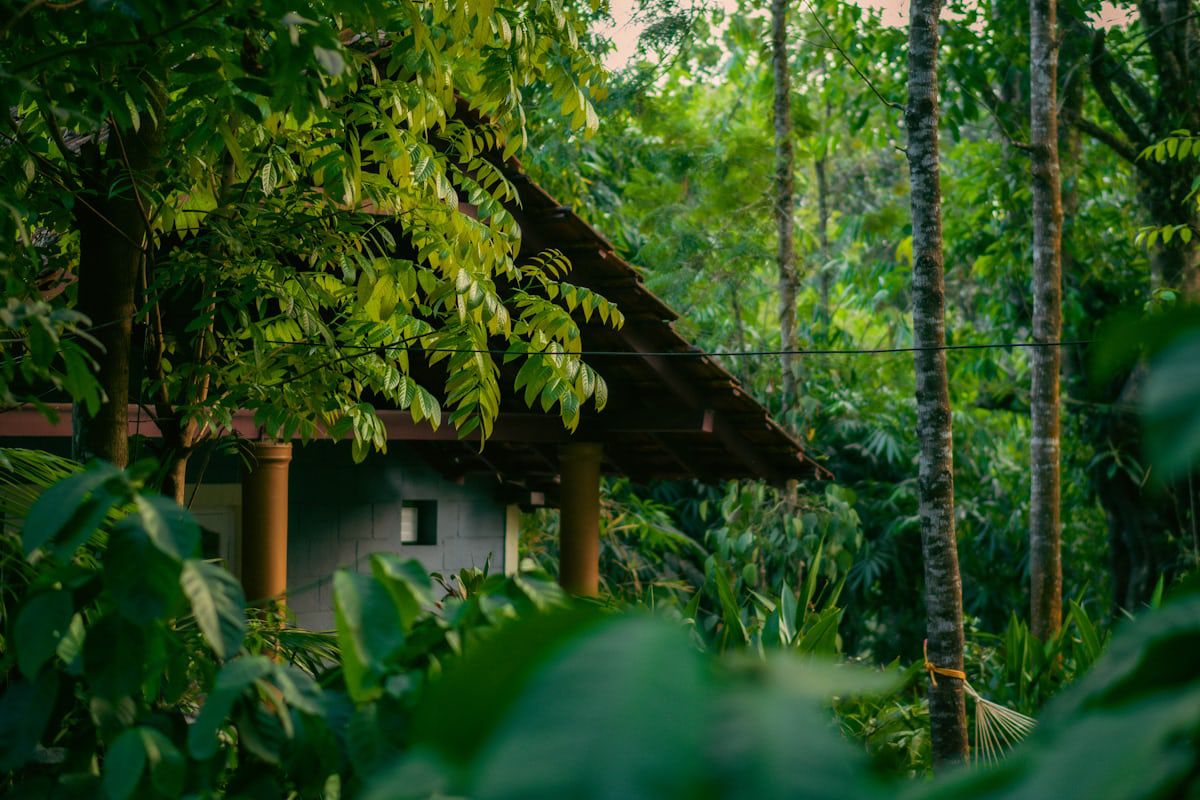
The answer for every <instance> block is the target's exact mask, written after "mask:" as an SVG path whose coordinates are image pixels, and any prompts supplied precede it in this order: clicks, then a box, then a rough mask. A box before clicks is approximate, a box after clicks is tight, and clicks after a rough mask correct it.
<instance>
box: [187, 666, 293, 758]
mask: <svg viewBox="0 0 1200 800" xmlns="http://www.w3.org/2000/svg"><path fill="white" fill-rule="evenodd" d="M273 669H274V665H273V664H272V663H271V660H270V659H269V658H267V657H266V656H242V657H240V658H235V659H232V660H230V661H228V662H227V663H226V664H225V666H223V667H221V671H220V672H218V673H217V679H216V681H215V682H214V683H213V688H212V691H211V692H209V694H208V697H206V698H205V700H204V706H203V707H202V708H201V709H200V713H199V714H198V715H197V717H196V721H195V722H193V723H192V724H191V726H190V727H189V728H188V752H189V753H191V754H192V758H195V759H197V760H200V761H206V760H208V759H210V758H212V757H213V756H214V755H216V753H217V748H218V747H219V744H220V742H219V739H218V737H217V733H218V731H220V729H221V726H222V725H224V724H225V721H226V719H227V718H228V717H229V712H230V711H231V710H232V709H233V704H234V703H235V702H237V699H238V698H239V697H240V696H241V695H242V692H244V691H245V690H246V689H248V688H249V687H251V686H253V685H254V683H255V682H256V681H260V680H262V679H263V678H265V677H267V676H268V675H270V674H271V672H272V670H273Z"/></svg>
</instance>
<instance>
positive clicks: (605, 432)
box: [416, 159, 828, 492]
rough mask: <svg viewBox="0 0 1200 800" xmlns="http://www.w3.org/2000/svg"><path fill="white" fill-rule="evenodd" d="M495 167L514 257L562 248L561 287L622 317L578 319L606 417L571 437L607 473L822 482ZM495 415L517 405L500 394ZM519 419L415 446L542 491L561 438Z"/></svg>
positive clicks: (545, 423) (586, 231) (610, 258)
mask: <svg viewBox="0 0 1200 800" xmlns="http://www.w3.org/2000/svg"><path fill="white" fill-rule="evenodd" d="M503 169H504V171H505V173H506V175H507V176H508V178H509V179H510V180H511V181H512V182H513V184H514V185H515V186H516V187H517V190H518V193H519V196H520V206H519V207H513V208H510V210H511V212H512V213H513V215H514V217H516V219H517V222H518V223H519V224H520V226H521V233H522V250H521V257H522V258H528V257H531V256H533V255H536V254H537V253H539V252H542V251H544V250H546V249H551V248H552V249H556V250H559V251H561V252H562V253H564V254H565V255H566V256H567V257H568V258H569V259H570V261H571V263H572V271H571V273H570V275H569V276H568V280H569V281H571V282H572V283H575V284H578V285H581V286H584V287H586V288H588V289H591V290H593V291H595V292H598V293H600V294H602V295H603V296H605V297H606V298H608V299H609V300H611V301H613V302H615V303H616V304H617V305H618V307H619V308H620V309H621V310H622V312H623V313H624V315H625V324H624V326H623V327H622V328H621V329H620V330H617V331H614V330H612V329H610V328H607V327H603V326H601V325H597V324H585V323H584V322H583V321H582V320H580V325H581V330H582V333H583V346H584V357H585V360H587V361H588V363H589V364H591V366H592V367H593V368H595V369H596V370H597V371H598V372H599V373H600V374H601V375H602V376H603V377H604V379H605V381H606V382H607V384H608V388H609V393H608V405H607V407H606V409H605V410H604V411H603V412H602V413H599V414H596V413H595V412H594V411H590V410H588V411H585V412H584V418H583V420H582V421H581V423H580V426H579V430H578V431H577V432H576V433H575V435H574V437H573V438H574V439H576V440H580V441H588V440H591V441H599V442H602V443H603V445H604V453H605V470H606V472H609V473H610V474H624V475H628V476H630V477H632V478H633V479H635V480H643V481H644V480H649V479H677V478H696V479H699V480H703V481H709V482H711V481H717V480H724V479H732V478H759V479H763V480H767V481H770V482H772V483H776V484H780V483H783V482H785V481H787V480H790V479H793V478H796V479H802V478H811V477H816V476H820V475H821V474H828V473H827V471H826V470H825V469H824V468H823V467H821V466H820V465H819V464H817V463H816V462H815V461H813V460H812V459H811V458H809V457H808V456H806V455H805V452H804V448H803V446H802V445H801V444H800V443H799V442H798V441H796V439H794V438H793V437H792V436H791V435H790V434H789V433H788V432H787V431H785V430H784V429H783V428H782V427H781V426H780V425H779V424H778V423H776V422H775V421H774V420H773V419H772V418H771V417H770V415H769V414H768V413H767V411H766V409H765V408H763V406H762V405H761V404H759V403H758V401H756V400H755V399H754V398H753V397H751V396H750V394H748V393H747V392H746V391H745V390H744V389H743V388H742V386H741V384H740V383H739V382H738V380H737V379H736V378H734V376H733V375H731V374H730V373H729V372H728V371H726V370H725V369H724V368H723V367H722V366H721V365H720V364H719V363H718V362H717V361H716V360H715V359H714V358H712V357H711V356H709V355H707V354H705V353H703V352H702V351H700V350H699V349H698V348H696V347H694V346H693V345H692V344H691V343H689V342H688V341H687V340H686V339H684V338H683V337H682V336H681V335H680V334H679V333H678V332H677V331H676V330H675V328H674V325H673V324H672V323H673V321H674V320H675V319H677V318H678V315H677V314H676V313H675V312H674V311H672V310H671V308H670V307H669V306H667V304H666V303H664V302H663V301H662V300H661V299H659V298H658V297H657V296H655V295H654V293H653V292H651V291H650V290H649V289H648V288H647V287H646V285H645V283H644V281H643V279H642V276H641V274H640V273H639V271H638V270H637V269H635V268H634V267H633V266H631V265H630V264H629V263H627V262H626V261H625V260H624V259H622V258H621V257H620V256H619V255H618V254H617V253H616V250H615V248H614V247H613V245H612V244H611V243H610V242H609V241H608V240H606V239H605V238H604V237H603V236H602V235H601V234H600V233H598V232H597V231H596V230H595V229H594V228H592V227H591V226H590V225H589V224H587V223H586V222H585V221H584V220H583V219H581V218H580V217H579V215H578V214H576V213H575V212H574V211H573V210H572V209H570V208H568V207H566V206H564V205H562V204H561V203H559V202H558V201H557V200H555V199H554V198H553V197H551V196H550V194H549V193H547V192H546V191H545V190H544V189H542V188H541V187H540V186H538V185H537V184H536V183H535V182H534V181H533V180H532V179H531V178H529V177H528V176H527V175H526V174H525V173H524V172H523V171H522V170H521V168H520V165H519V164H518V163H517V162H516V160H515V159H513V160H510V161H509V162H507V163H506V164H505V165H504V167H503ZM618 353H619V354H628V355H627V356H618V355H616V354H618ZM589 354H592V355H589ZM504 377H505V378H506V379H508V380H507V381H503V380H502V385H505V383H507V385H508V386H511V384H512V381H511V378H512V374H508V373H506V374H505V376H504ZM501 408H502V409H510V410H511V409H523V408H524V405H523V402H522V401H521V400H520V399H519V398H517V397H515V396H512V395H511V392H509V393H507V394H506V396H505V398H504V402H503V403H502V404H501ZM589 408H590V406H589ZM530 416H532V415H530V414H528V413H512V412H508V413H506V412H503V411H502V413H501V416H500V419H499V420H498V421H497V425H496V428H495V431H496V433H495V434H494V436H493V438H492V439H491V440H489V441H488V443H487V446H486V447H485V448H484V449H483V450H482V451H480V450H479V448H478V444H477V443H475V442H462V443H458V442H452V441H446V440H444V439H442V438H441V437H438V438H439V441H437V442H436V443H435V442H433V441H426V442H418V443H417V445H416V446H417V447H418V449H419V450H420V451H421V453H422V455H423V456H424V457H425V458H427V459H428V460H429V461H431V462H432V463H433V464H434V465H435V466H436V467H438V468H439V469H440V470H441V471H442V472H444V473H447V474H451V475H454V474H456V473H457V474H465V473H467V472H473V471H477V470H485V471H491V472H494V473H496V474H497V475H498V477H500V478H501V480H503V481H504V482H505V483H509V484H515V485H519V486H523V487H527V488H529V489H531V490H535V491H545V490H549V491H551V492H553V486H554V483H555V481H556V479H557V473H558V462H557V455H556V452H555V448H556V446H557V443H558V442H560V441H564V440H566V439H567V438H568V437H567V436H566V435H565V434H564V433H563V432H562V431H559V430H556V428H560V427H561V425H560V424H559V423H558V422H557V421H556V420H554V419H543V420H542V421H540V422H529V421H527V418H528V417H530Z"/></svg>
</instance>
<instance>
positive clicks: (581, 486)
mask: <svg viewBox="0 0 1200 800" xmlns="http://www.w3.org/2000/svg"><path fill="white" fill-rule="evenodd" d="M602 455H603V448H602V447H601V446H600V445H599V444H596V443H593V442H571V443H570V444H565V445H563V446H562V448H561V449H560V450H559V454H558V464H559V480H560V486H559V492H560V496H559V534H558V536H559V541H558V551H559V552H558V582H559V583H560V584H562V587H563V588H564V589H566V590H567V591H568V592H570V593H571V594H577V595H586V596H588V597H595V596H596V595H597V594H599V593H600V461H601V457H602Z"/></svg>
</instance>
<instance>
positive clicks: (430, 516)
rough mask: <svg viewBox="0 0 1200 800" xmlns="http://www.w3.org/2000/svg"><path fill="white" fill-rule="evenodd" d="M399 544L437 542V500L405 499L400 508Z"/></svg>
mask: <svg viewBox="0 0 1200 800" xmlns="http://www.w3.org/2000/svg"><path fill="white" fill-rule="evenodd" d="M400 543H401V544H437V501H436V500H406V501H405V502H404V505H403V506H402V507H401V508H400Z"/></svg>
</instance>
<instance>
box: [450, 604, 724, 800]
mask: <svg viewBox="0 0 1200 800" xmlns="http://www.w3.org/2000/svg"><path fill="white" fill-rule="evenodd" d="M522 656H524V654H522V653H518V652H514V653H512V654H511V656H510V658H518V659H519V658H522ZM547 656H548V657H546V658H545V659H544V660H543V661H542V663H541V664H539V665H537V667H538V668H537V669H536V670H535V671H534V672H533V674H532V675H531V677H530V679H529V681H528V682H527V683H525V685H524V691H522V692H521V693H520V695H519V697H518V698H517V699H516V702H515V703H514V704H513V706H512V708H511V710H509V711H508V713H507V714H506V715H505V718H504V721H503V722H502V723H501V724H500V725H499V726H498V728H497V729H496V731H495V734H494V735H493V737H492V738H491V741H490V742H489V744H488V746H487V747H486V748H485V749H484V750H483V752H482V754H481V755H482V757H481V759H480V761H479V762H478V763H477V765H476V766H475V769H474V770H473V773H474V778H475V779H474V781H473V784H474V787H475V792H468V794H475V793H478V794H486V795H487V796H488V797H491V798H512V799H513V800H516V799H517V798H521V799H522V800H535V798H566V797H614V798H615V797H620V798H626V799H628V800H636V799H637V798H646V799H647V800H649V798H655V797H663V796H670V795H671V794H673V793H674V792H681V790H682V789H683V787H698V786H701V785H704V781H703V779H702V775H703V774H704V767H705V763H706V758H705V747H704V739H705V736H706V734H707V733H708V731H709V722H710V716H709V715H710V713H711V709H712V705H711V704H712V700H713V698H712V694H711V690H709V688H708V686H707V684H706V682H705V679H704V673H703V669H702V664H701V661H700V657H699V654H698V653H697V652H696V651H695V649H694V648H693V647H692V646H691V645H690V643H689V642H688V641H687V639H686V637H685V636H683V634H682V632H681V631H679V630H678V629H676V628H675V627H674V626H672V625H669V624H667V623H664V622H662V621H660V620H656V619H652V618H649V617H641V616H629V617H625V618H620V619H615V620H611V621H608V622H605V623H601V624H599V625H596V626H595V627H593V628H591V629H589V630H588V631H586V632H585V633H584V634H583V635H582V636H579V637H578V638H576V639H575V640H573V641H568V642H567V643H566V644H565V645H564V646H563V648H562V649H561V650H559V651H558V652H553V653H550V654H547ZM583 687H587V689H586V691H581V689H582V688H583ZM564 698H570V701H569V702H563V700H564ZM547 709H554V713H547ZM446 711H447V713H449V714H450V715H451V716H454V715H455V714H456V709H455V708H451V709H446ZM630 720H637V724H635V725H630V724H629V721H630ZM522 753H524V754H526V756H522V755H521V754H522ZM528 753H540V754H542V756H543V757H539V758H537V759H530V758H528V757H527V754H528ZM447 755H451V756H452V755H453V754H447ZM686 794H687V793H686V792H682V793H681V794H680V796H686Z"/></svg>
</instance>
